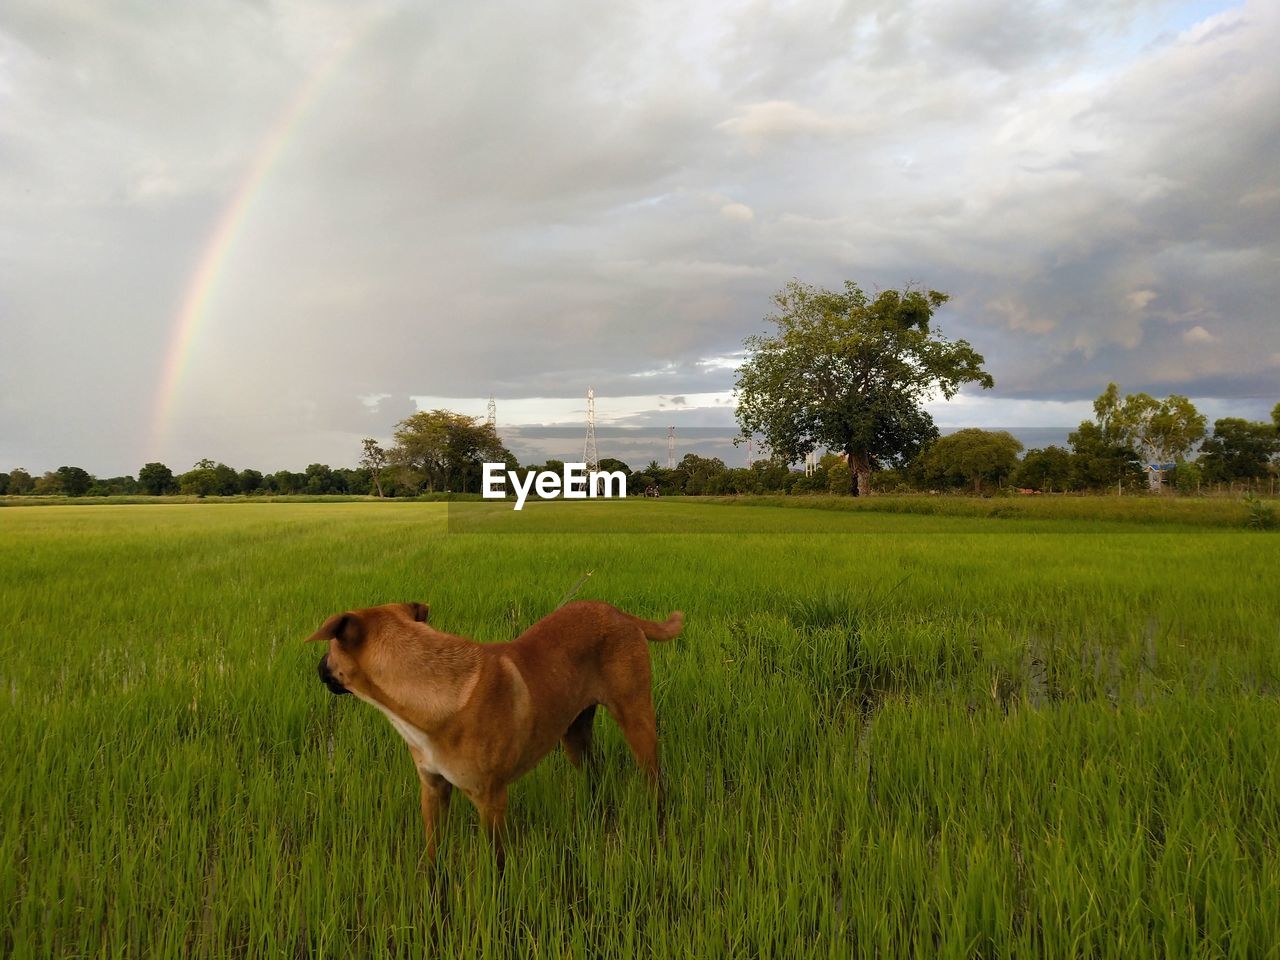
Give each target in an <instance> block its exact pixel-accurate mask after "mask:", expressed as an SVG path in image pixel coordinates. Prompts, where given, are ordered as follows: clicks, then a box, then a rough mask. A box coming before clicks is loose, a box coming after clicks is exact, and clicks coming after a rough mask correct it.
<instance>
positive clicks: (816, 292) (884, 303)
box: [735, 280, 993, 495]
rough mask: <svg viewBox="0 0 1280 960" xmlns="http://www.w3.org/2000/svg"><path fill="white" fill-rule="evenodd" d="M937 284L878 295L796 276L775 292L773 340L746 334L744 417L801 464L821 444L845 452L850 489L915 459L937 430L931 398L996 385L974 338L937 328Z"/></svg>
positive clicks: (741, 377) (751, 429) (746, 428)
mask: <svg viewBox="0 0 1280 960" xmlns="http://www.w3.org/2000/svg"><path fill="white" fill-rule="evenodd" d="M947 299H948V297H947V295H946V294H944V293H939V292H938V291H936V290H929V291H927V292H926V291H923V290H914V289H907V290H902V291H898V290H886V291H884V292H883V293H881V294H879V295H878V296H877V297H876V298H875V299H874V300H872V299H870V298H869V297H868V296H867V295H866V294H865V293H863V291H862V290H861V289H860V288H859V287H858V286H857V285H856V284H854V283H851V282H850V283H846V284H845V287H844V291H843V292H835V291H831V290H825V289H821V288H818V287H814V286H812V285H810V284H806V283H801V282H800V281H798V280H793V281H791V283H789V284H787V286H786V287H785V288H783V290H781V291H780V292H779V293H777V294H775V296H774V298H773V302H774V305H775V306H776V308H777V310H776V312H775V313H774V314H772V315H771V316H770V317H769V318H768V319H769V320H770V321H771V322H772V323H773V324H774V325H775V326H776V327H777V331H776V333H774V334H773V335H771V336H765V335H760V336H753V337H748V338H747V340H746V347H747V350H748V354H749V355H748V358H747V360H746V362H745V363H744V364H743V365H742V367H741V368H740V370H739V372H738V380H737V383H736V385H735V386H736V392H737V396H738V411H737V414H738V423H739V425H740V427H741V429H742V432H743V434H744V436H750V435H752V434H763V435H764V438H765V441H766V443H767V444H768V446H769V448H770V449H771V450H773V451H774V452H775V453H776V454H777V455H779V456H780V457H782V458H783V459H784V460H786V461H787V462H789V463H798V462H800V461H802V460H803V459H804V458H805V456H806V455H807V454H808V453H809V452H810V451H811V450H813V449H814V448H815V447H818V446H823V447H826V448H828V449H832V450H838V451H840V452H842V453H844V454H845V456H846V457H847V459H848V462H849V464H850V465H851V467H852V472H851V474H850V480H849V482H850V492H851V493H853V494H854V495H857V494H858V493H859V492H862V493H867V492H869V490H870V483H869V481H870V474H871V471H872V469H874V468H878V467H885V466H893V465H895V464H897V463H901V462H902V461H904V460H906V459H908V458H910V457H912V456H914V455H915V454H916V452H917V451H918V450H919V449H920V448H921V447H922V446H925V445H926V444H928V442H929V441H930V440H932V439H933V438H934V437H936V436H937V431H936V429H935V427H934V425H933V419H932V417H930V416H929V414H928V412H927V411H926V410H925V409H924V406H923V404H924V402H925V401H926V400H928V399H929V398H931V397H932V396H934V395H936V394H941V395H942V396H944V397H946V398H948V399H950V398H951V397H953V396H954V395H955V394H956V392H957V391H958V390H959V389H960V387H961V386H962V385H963V384H965V383H978V384H980V385H981V386H982V387H984V388H987V387H990V386H992V384H993V381H992V379H991V375H990V374H988V373H987V372H986V371H985V370H983V369H982V364H983V363H984V360H983V358H982V356H981V355H980V354H978V353H977V352H976V351H974V350H973V348H972V347H970V346H969V344H968V343H967V342H966V341H964V340H958V341H956V342H954V343H952V342H950V341H948V340H946V339H945V338H944V337H943V336H942V335H941V333H939V332H938V331H936V330H934V331H931V330H930V327H929V323H930V320H931V318H932V317H933V313H934V311H935V310H937V309H938V308H939V307H941V306H942V305H943V304H944V303H946V302H947Z"/></svg>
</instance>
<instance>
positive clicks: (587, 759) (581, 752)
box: [560, 703, 596, 770]
mask: <svg viewBox="0 0 1280 960" xmlns="http://www.w3.org/2000/svg"><path fill="white" fill-rule="evenodd" d="M595 718H596V705H595V704H594V703H593V704H592V705H591V706H589V707H587V709H585V710H583V711H582V712H581V713H580V714H578V716H577V717H576V718H574V721H573V723H571V724H569V729H568V730H566V731H565V732H564V736H563V737H561V738H560V742H561V743H562V744H564V752H565V754H566V755H567V756H568V757H569V762H570V763H572V764H573V765H574V766H575V767H577V768H578V769H579V770H581V769H583V767H584V765H585V766H590V765H591V760H592V753H591V724H592V722H593V721H594V720H595Z"/></svg>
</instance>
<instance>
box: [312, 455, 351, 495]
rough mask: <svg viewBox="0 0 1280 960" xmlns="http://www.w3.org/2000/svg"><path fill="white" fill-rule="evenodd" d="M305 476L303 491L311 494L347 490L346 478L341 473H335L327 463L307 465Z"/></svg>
mask: <svg viewBox="0 0 1280 960" xmlns="http://www.w3.org/2000/svg"><path fill="white" fill-rule="evenodd" d="M306 478H307V480H306V484H305V486H304V487H303V492H304V493H308V494H311V495H312V496H324V495H326V494H336V493H346V492H347V483H346V479H345V478H344V477H343V476H342V475H341V474H338V473H335V472H334V471H333V470H332V469H331V468H330V467H329V465H328V464H325V463H313V464H310V465H308V467H307V470H306Z"/></svg>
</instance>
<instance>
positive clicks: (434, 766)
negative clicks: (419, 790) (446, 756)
mask: <svg viewBox="0 0 1280 960" xmlns="http://www.w3.org/2000/svg"><path fill="white" fill-rule="evenodd" d="M360 699H362V700H364V701H366V702H367V703H371V704H373V705H374V706H375V707H377V708H378V709H379V710H381V711H382V714H383V716H385V717H386V718H387V719H388V720H390V721H391V726H393V727H395V728H396V733H398V734H400V736H401V737H403V738H404V742H405V743H407V744H408V745H409V749H411V750H412V751H414V753H415V754H416V760H417V764H418V769H420V770H422V772H423V773H434V774H438V775H439V776H442V777H444V778H445V779H446V780H448V781H449V782H450V783H456V781H455V780H454V778H453V777H452V776H450V774H449V771H448V770H446V769H445V766H444V764H443V762H442V759H443V758H442V757H441V756H440V752H439V750H437V749H436V747H435V745H434V744H432V742H431V738H430V737H428V736H427V735H426V733H424V732H423V731H421V730H419V729H418V728H417V727H415V726H414V725H413V724H411V723H410V722H409V721H407V720H405V719H404V718H403V717H400V716H398V715H396V714H394V713H392V712H391V711H390V710H388V709H387V708H386V707H384V706H383V705H382V704H380V703H378V702H377V701H376V700H370V699H369V698H367V697H361V698H360Z"/></svg>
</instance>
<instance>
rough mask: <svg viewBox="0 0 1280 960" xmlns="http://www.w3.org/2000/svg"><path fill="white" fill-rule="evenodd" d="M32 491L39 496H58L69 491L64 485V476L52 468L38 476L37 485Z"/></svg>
mask: <svg viewBox="0 0 1280 960" xmlns="http://www.w3.org/2000/svg"><path fill="white" fill-rule="evenodd" d="M31 492H32V493H34V494H35V495H36V496H37V497H56V496H60V495H62V494H65V493H66V492H67V491H66V488H65V487H63V486H62V478H61V477H60V476H58V475H57V474H56V473H54V472H53V471H52V470H46V471H45V472H44V473H43V474H42V475H40V476H39V477H37V478H36V481H35V486H34V487H33V488H32V490H31Z"/></svg>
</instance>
